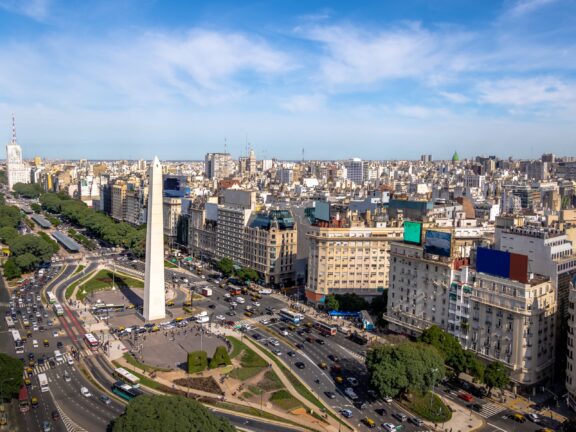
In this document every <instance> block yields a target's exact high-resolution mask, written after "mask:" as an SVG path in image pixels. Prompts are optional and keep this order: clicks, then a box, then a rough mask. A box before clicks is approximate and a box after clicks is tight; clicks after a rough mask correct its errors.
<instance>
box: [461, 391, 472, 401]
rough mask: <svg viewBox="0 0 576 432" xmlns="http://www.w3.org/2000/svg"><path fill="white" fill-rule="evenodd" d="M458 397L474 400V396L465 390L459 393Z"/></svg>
mask: <svg viewBox="0 0 576 432" xmlns="http://www.w3.org/2000/svg"><path fill="white" fill-rule="evenodd" d="M458 397H459V398H460V399H462V400H463V401H466V402H472V401H473V400H474V397H473V396H472V395H471V394H470V393H466V392H463V393H460V394H459V395H458Z"/></svg>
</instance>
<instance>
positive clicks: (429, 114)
mask: <svg viewBox="0 0 576 432" xmlns="http://www.w3.org/2000/svg"><path fill="white" fill-rule="evenodd" d="M394 111H395V112H396V113H397V114H399V115H401V116H403V117H412V118H417V119H430V118H433V117H436V118H438V117H446V116H448V115H449V112H448V111H447V110H445V109H439V108H430V107H427V106H421V105H399V106H397V107H395V108H394Z"/></svg>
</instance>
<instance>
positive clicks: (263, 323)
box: [260, 319, 270, 325]
mask: <svg viewBox="0 0 576 432" xmlns="http://www.w3.org/2000/svg"><path fill="white" fill-rule="evenodd" d="M260 324H262V325H268V324H270V321H268V320H267V319H263V320H262V321H260Z"/></svg>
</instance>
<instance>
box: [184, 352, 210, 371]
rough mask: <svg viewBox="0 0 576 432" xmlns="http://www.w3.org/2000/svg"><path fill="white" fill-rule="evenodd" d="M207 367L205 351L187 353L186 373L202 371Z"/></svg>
mask: <svg viewBox="0 0 576 432" xmlns="http://www.w3.org/2000/svg"><path fill="white" fill-rule="evenodd" d="M207 367H208V356H207V355H206V351H193V352H190V353H188V373H189V374H193V373H196V372H202V371H203V370H206V368H207Z"/></svg>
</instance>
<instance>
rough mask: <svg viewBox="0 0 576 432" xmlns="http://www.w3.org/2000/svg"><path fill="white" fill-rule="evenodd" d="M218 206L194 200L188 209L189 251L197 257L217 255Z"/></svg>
mask: <svg viewBox="0 0 576 432" xmlns="http://www.w3.org/2000/svg"><path fill="white" fill-rule="evenodd" d="M217 206H218V205H217V204H216V203H209V202H208V203H205V202H194V203H193V204H192V205H191V206H190V208H189V209H188V252H189V253H190V254H191V255H193V256H195V257H197V258H201V259H212V258H214V256H215V255H216V227H217V216H216V215H217ZM210 208H212V210H213V211H212V212H210Z"/></svg>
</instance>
